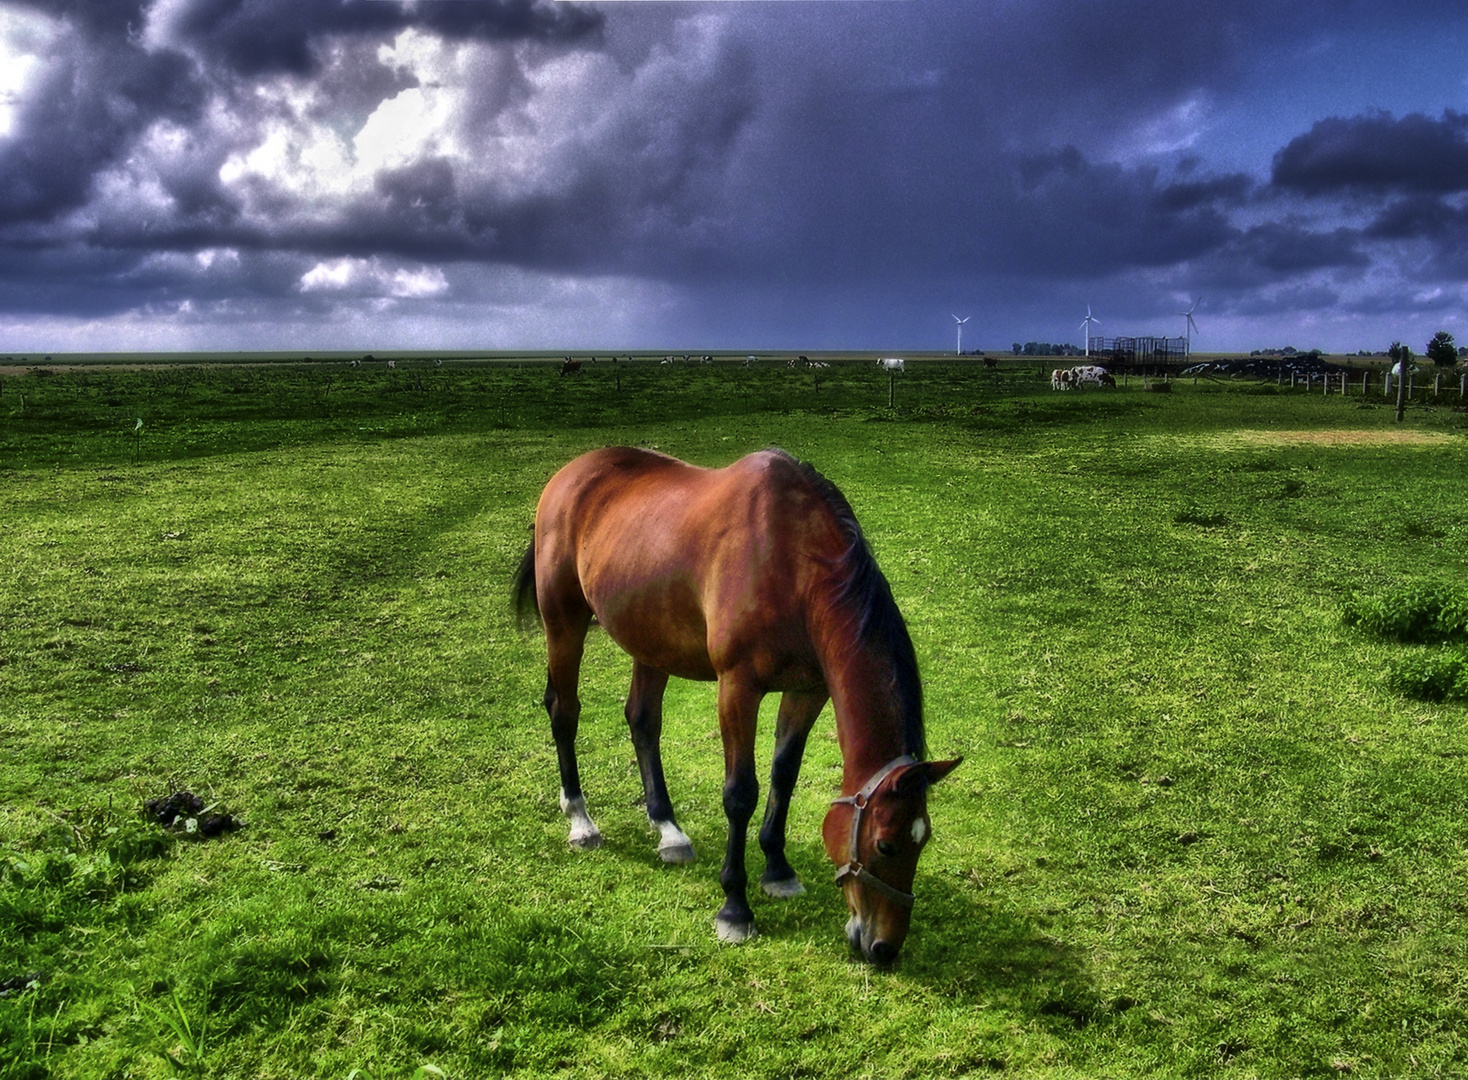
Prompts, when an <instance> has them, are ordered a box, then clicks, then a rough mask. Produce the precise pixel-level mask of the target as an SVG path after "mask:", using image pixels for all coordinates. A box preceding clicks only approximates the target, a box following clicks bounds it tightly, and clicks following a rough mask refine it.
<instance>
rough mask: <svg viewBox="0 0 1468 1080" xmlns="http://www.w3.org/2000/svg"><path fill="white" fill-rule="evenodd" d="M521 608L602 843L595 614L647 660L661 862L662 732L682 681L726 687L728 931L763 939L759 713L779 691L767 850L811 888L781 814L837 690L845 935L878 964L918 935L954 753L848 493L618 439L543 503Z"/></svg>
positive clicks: (791, 462)
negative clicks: (749, 859) (926, 717)
mask: <svg viewBox="0 0 1468 1080" xmlns="http://www.w3.org/2000/svg"><path fill="white" fill-rule="evenodd" d="M515 595H516V600H517V603H518V605H519V609H520V612H521V614H522V616H523V615H525V614H526V612H527V609H528V608H530V607H531V606H532V605H533V606H534V607H535V608H536V610H537V611H538V612H539V615H540V619H541V623H542V625H543V626H544V628H545V637H546V652H547V654H548V660H549V664H548V666H549V677H548V679H547V682H546V689H545V707H546V711H547V712H548V713H549V714H550V721H551V731H552V733H553V735H554V737H555V742H556V754H557V758H558V760H559V764H560V773H561V808H562V809H563V810H564V811H565V812H566V814H567V815H568V816H569V817H570V819H571V833H570V843H571V845H572V846H573V847H578V848H591V847H596V846H597V845H598V844H600V842H601V835H600V833H599V832H598V831H597V828H596V825H595V824H594V823H593V822H592V820H591V817H590V815H589V814H588V813H587V810H586V801H585V799H584V798H583V796H582V793H581V781H580V777H579V774H578V772H577V767H576V748H575V739H576V725H577V720H578V718H579V716H580V712H581V703H580V700H579V699H578V697H577V693H576V684H577V678H578V675H579V671H580V666H581V655H582V649H583V646H584V643H585V639H586V632H587V629H588V627H589V626H590V625H591V622H592V620H593V619H595V620H596V621H597V622H599V623H600V624H601V625H602V627H603V628H604V629H605V630H606V631H607V633H608V634H610V635H611V636H612V639H613V640H614V641H616V642H617V644H618V645H620V646H621V647H622V648H623V649H624V650H626V651H627V653H629V654H630V655H631V657H632V688H631V691H630V692H629V694H628V696H627V709H626V715H627V723H628V725H629V726H630V728H631V731H632V742H633V745H634V747H635V748H636V751H637V763H638V768H639V770H640V771H641V773H642V784H643V789H644V792H645V793H646V796H647V816H648V819H649V820H650V821H651V822H652V824H653V826H654V827H655V828H656V829H657V830H658V832H659V834H660V837H661V839H660V843H659V846H658V851H659V854H660V855H661V856H662V858H663V859H664V860H665V861H668V862H689V861H691V860H692V859H693V845H692V843H691V842H690V841H689V839H688V837H687V836H686V835H685V834H684V833H683V831H682V830H681V829H679V828H678V825H677V822H676V820H675V819H674V816H673V806H672V803H671V802H670V801H669V799H668V791H667V785H666V784H665V783H664V780H663V766H662V758H661V751H660V749H659V742H660V737H661V733H662V700H663V691H664V689H665V688H666V687H667V684H668V677H669V676H672V675H676V676H678V677H679V678H684V679H700V680H705V681H709V680H717V682H718V713H719V732H720V734H721V735H722V737H723V743H724V813H725V815H726V816H727V818H728V822H729V838H728V845H727V847H726V849H725V853H724V866H723V871H722V873H721V874H720V876H719V880H720V882H721V884H722V885H723V887H724V906H723V908H722V909H721V910H720V911H719V913H718V917H717V920H716V923H715V926H716V929H717V931H718V936H719V938H720V939H721V940H724V941H742V940H744V939H745V938H748V937H750V936H752V935H753V934H754V932H755V929H754V913H753V912H752V911H751V910H750V907H749V901H748V898H747V897H746V894H745V893H746V888H747V885H748V877H747V875H746V873H745V869H744V850H745V833H746V830H747V829H748V826H749V820H750V817H751V816H752V815H753V814H754V811H755V807H756V804H757V802H758V799H759V781H758V779H757V777H756V775H755V764H754V745H755V723H756V720H757V718H758V714H759V704H760V699H761V698H763V697H764V695H765V694H766V693H769V692H770V691H779V692H780V693H781V698H780V709H779V713H778V717H777V720H776V726H775V752H774V759H773V764H772V767H771V770H770V793H769V799H768V802H767V804H766V809H765V817H764V822H763V824H762V825H761V826H760V830H759V843H760V847H761V848H762V849H763V851H764V855H765V872H764V876H763V878H762V879H761V883H762V885H763V887H764V890H765V892H767V893H769V894H770V895H772V896H777V897H788V896H796V895H799V894H800V893H802V892H804V887H803V886H802V885H801V883H800V879H799V878H798V877H797V876H796V874H795V871H794V870H793V869H792V868H791V866H790V863H789V862H788V861H787V860H786V857H785V821H786V814H787V811H788V810H789V806H790V796H791V792H792V790H793V789H794V787H795V781H796V777H797V775H798V773H799V771H800V761H801V757H802V755H803V753H804V751H805V742H806V737H807V735H808V734H809V733H810V729H811V725H812V724H813V723H814V722H815V720H816V717H817V716H818V715H819V714H820V712H821V709H822V708H823V707H824V706H825V703H826V701H827V700H828V699H829V700H830V701H831V702H832V704H833V707H834V711H835V715H836V733H837V736H838V738H839V741H840V745H841V758H842V763H843V774H842V792H843V797H842V798H840V799H837V800H835V801H834V802H833V803H832V805H831V808H830V810H829V812H828V813H827V814H826V820H825V825H824V827H823V829H822V833H823V835H824V839H825V843H826V850H827V852H828V853H829V854H830V856H831V859H832V860H833V861H834V862H836V863H837V864H839V865H840V869H839V870H838V872H837V875H836V880H837V882H838V883H839V884H840V885H841V887H842V889H843V891H844V893H845V897H846V903H847V905H848V906H849V907H850V909H851V918H850V920H849V921H848V922H847V924H846V935H847V939H848V941H850V943H851V944H852V946H853V947H855V948H859V949H860V950H861V952H862V954H863V955H864V956H865V957H866V958H867V959H868V960H871V961H874V962H883V963H884V962H890V961H891V960H893V959H894V958H895V957H896V955H897V951H898V950H899V949H900V948H901V947H902V942H903V940H904V938H906V936H907V930H908V921H909V918H910V916H911V910H912V899H913V898H912V882H913V877H914V875H915V874H916V871H917V860H918V855H919V853H920V852H921V851H922V848H923V845H924V844H925V843H926V842H927V840H928V838H929V835H930V832H931V829H930V826H929V822H928V815H927V791H928V787H929V785H931V784H933V783H935V782H937V781H938V780H940V779H942V778H943V777H944V776H946V775H947V774H948V773H949V772H950V771H951V770H952V769H953V768H954V766H956V765H957V764H958V760H956V759H955V760H953V761H941V762H932V761H924V760H922V758H923V756H924V750H925V748H924V739H923V713H922V686H921V683H920V682H919V680H918V670H917V660H916V658H915V656H914V654H913V648H912V640H911V638H909V637H908V633H907V627H906V625H905V624H904V623H903V621H902V615H901V614H900V613H899V612H898V610H897V605H896V604H895V603H894V602H893V599H892V591H891V589H890V588H889V587H888V585H887V580H886V578H884V577H883V576H882V572H881V571H880V570H879V569H878V568H877V564H876V562H875V561H874V560H873V558H872V555H871V552H870V550H869V549H868V548H867V544H866V540H865V539H864V538H863V536H862V533H861V528H860V527H859V526H858V525H857V523H856V517H855V515H854V514H853V513H852V511H851V506H850V505H849V504H848V503H847V501H846V499H845V498H844V497H843V496H842V495H841V493H840V492H839V491H837V490H836V486H835V485H834V484H832V483H831V482H830V481H829V480H827V479H826V478H825V477H823V476H821V475H820V474H819V473H817V472H816V471H815V470H814V469H812V468H811V467H810V466H808V465H803V464H801V463H800V462H798V461H796V460H795V459H794V458H792V457H790V455H788V454H786V453H784V452H783V451H780V450H766V451H762V452H760V453H756V454H750V455H749V456H748V457H745V458H741V459H740V460H738V461H736V462H734V464H732V465H730V466H728V467H727V468H723V469H701V468H697V467H695V466H693V465H688V464H685V463H684V462H681V461H678V460H676V459H674V458H671V457H667V456H666V455H663V454H656V453H652V452H650V451H647V450H635V449H629V448H627V447H616V448H611V449H605V450H596V451H593V452H592V453H589V454H586V455H584V456H582V457H579V458H577V459H576V460H575V461H573V462H571V463H570V464H569V465H567V466H566V467H565V468H563V469H561V471H560V472H558V473H556V475H555V476H554V477H553V478H552V479H551V481H550V483H549V484H547V485H546V488H545V491H544V492H543V493H542V494H541V497H540V505H539V507H538V508H537V509H536V512H535V542H534V544H533V545H532V546H531V548H530V550H529V551H527V552H526V553H525V559H524V560H523V562H522V563H521V566H520V571H519V574H518V576H517V578H516V584H515Z"/></svg>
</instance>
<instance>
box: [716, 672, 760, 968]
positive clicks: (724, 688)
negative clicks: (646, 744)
mask: <svg viewBox="0 0 1468 1080" xmlns="http://www.w3.org/2000/svg"><path fill="white" fill-rule="evenodd" d="M762 696H763V693H762V692H761V691H758V690H756V689H754V688H753V687H752V686H750V685H748V684H747V683H744V682H742V681H741V680H740V679H739V678H738V677H737V676H736V675H734V674H732V673H728V672H726V673H725V674H723V675H721V676H720V677H719V734H720V735H721V736H722V737H723V740H724V816H725V818H727V819H728V822H729V843H728V846H727V847H726V848H725V849H724V868H723V870H722V871H720V873H719V884H721V885H723V887H724V906H723V907H722V908H720V909H719V914H718V917H717V918H716V919H715V922H714V928H715V930H716V931H717V933H718V936H719V940H720V941H729V942H737V941H744V940H746V939H747V938H751V937H754V934H755V929H754V912H753V911H751V910H750V907H749V897H748V895H747V889H748V887H749V875H748V874H747V873H746V872H745V869H744V847H745V834H746V833H747V831H748V829H749V819H750V818H752V817H753V816H754V811H755V807H756V806H757V805H758V804H759V778H758V777H757V776H756V775H755V771H754V734H755V726H756V723H757V721H758V719H759V703H760V698H761V697H762Z"/></svg>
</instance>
